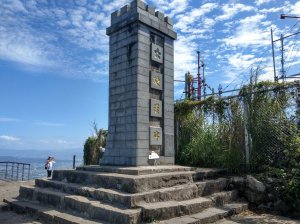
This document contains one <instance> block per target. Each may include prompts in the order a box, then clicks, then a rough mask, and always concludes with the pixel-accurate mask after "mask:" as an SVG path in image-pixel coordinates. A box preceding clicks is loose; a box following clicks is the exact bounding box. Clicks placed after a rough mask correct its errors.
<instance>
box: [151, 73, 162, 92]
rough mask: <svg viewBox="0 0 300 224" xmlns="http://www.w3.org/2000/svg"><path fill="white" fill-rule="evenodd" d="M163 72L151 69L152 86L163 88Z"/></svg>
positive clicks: (153, 87)
mask: <svg viewBox="0 0 300 224" xmlns="http://www.w3.org/2000/svg"><path fill="white" fill-rule="evenodd" d="M162 85H163V82H162V74H161V73H157V72H154V71H151V88H152V89H158V90H162Z"/></svg>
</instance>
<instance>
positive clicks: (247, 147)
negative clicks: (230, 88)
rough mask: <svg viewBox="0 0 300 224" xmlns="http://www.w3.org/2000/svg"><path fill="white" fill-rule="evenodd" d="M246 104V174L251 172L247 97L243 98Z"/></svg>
mask: <svg viewBox="0 0 300 224" xmlns="http://www.w3.org/2000/svg"><path fill="white" fill-rule="evenodd" d="M243 104H244V131H245V163H246V172H247V173H248V172H249V164H250V159H249V157H250V156H249V155H250V154H249V133H248V106H247V102H246V99H245V97H244V98H243Z"/></svg>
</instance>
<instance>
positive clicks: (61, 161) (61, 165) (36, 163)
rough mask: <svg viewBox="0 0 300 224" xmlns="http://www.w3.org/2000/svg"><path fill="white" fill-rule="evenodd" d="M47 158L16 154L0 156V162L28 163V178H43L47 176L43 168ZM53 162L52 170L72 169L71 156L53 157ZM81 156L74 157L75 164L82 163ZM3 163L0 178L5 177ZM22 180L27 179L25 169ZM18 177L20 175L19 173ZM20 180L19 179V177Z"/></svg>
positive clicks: (79, 164)
mask: <svg viewBox="0 0 300 224" xmlns="http://www.w3.org/2000/svg"><path fill="white" fill-rule="evenodd" d="M46 159H47V158H32V157H27V156H26V157H25V156H24V157H20V156H18V157H16V156H0V162H16V163H28V164H30V174H29V179H30V180H32V179H36V178H44V177H47V172H46V170H45V161H46ZM54 161H55V163H54V166H53V169H54V170H66V169H73V158H71V159H65V158H55V159H54ZM82 162H83V160H82V157H80V158H78V157H76V160H75V166H81V165H82ZM4 166H5V165H4V164H3V163H2V166H0V179H5V177H4V175H5V167H4ZM20 169H21V168H20ZM25 173H26V175H25V178H24V180H27V171H26V172H25ZM7 177H8V179H9V178H10V177H11V173H10V172H8V175H7ZM19 177H20V175H19ZM19 180H20V179H19Z"/></svg>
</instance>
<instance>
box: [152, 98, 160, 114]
mask: <svg viewBox="0 0 300 224" xmlns="http://www.w3.org/2000/svg"><path fill="white" fill-rule="evenodd" d="M150 115H151V116H152V117H162V101H160V100H155V99H150Z"/></svg>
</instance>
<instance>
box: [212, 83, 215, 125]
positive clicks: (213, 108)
mask: <svg viewBox="0 0 300 224" xmlns="http://www.w3.org/2000/svg"><path fill="white" fill-rule="evenodd" d="M212 96H213V102H215V89H214V88H212ZM212 114H213V124H215V105H213V106H212Z"/></svg>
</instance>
